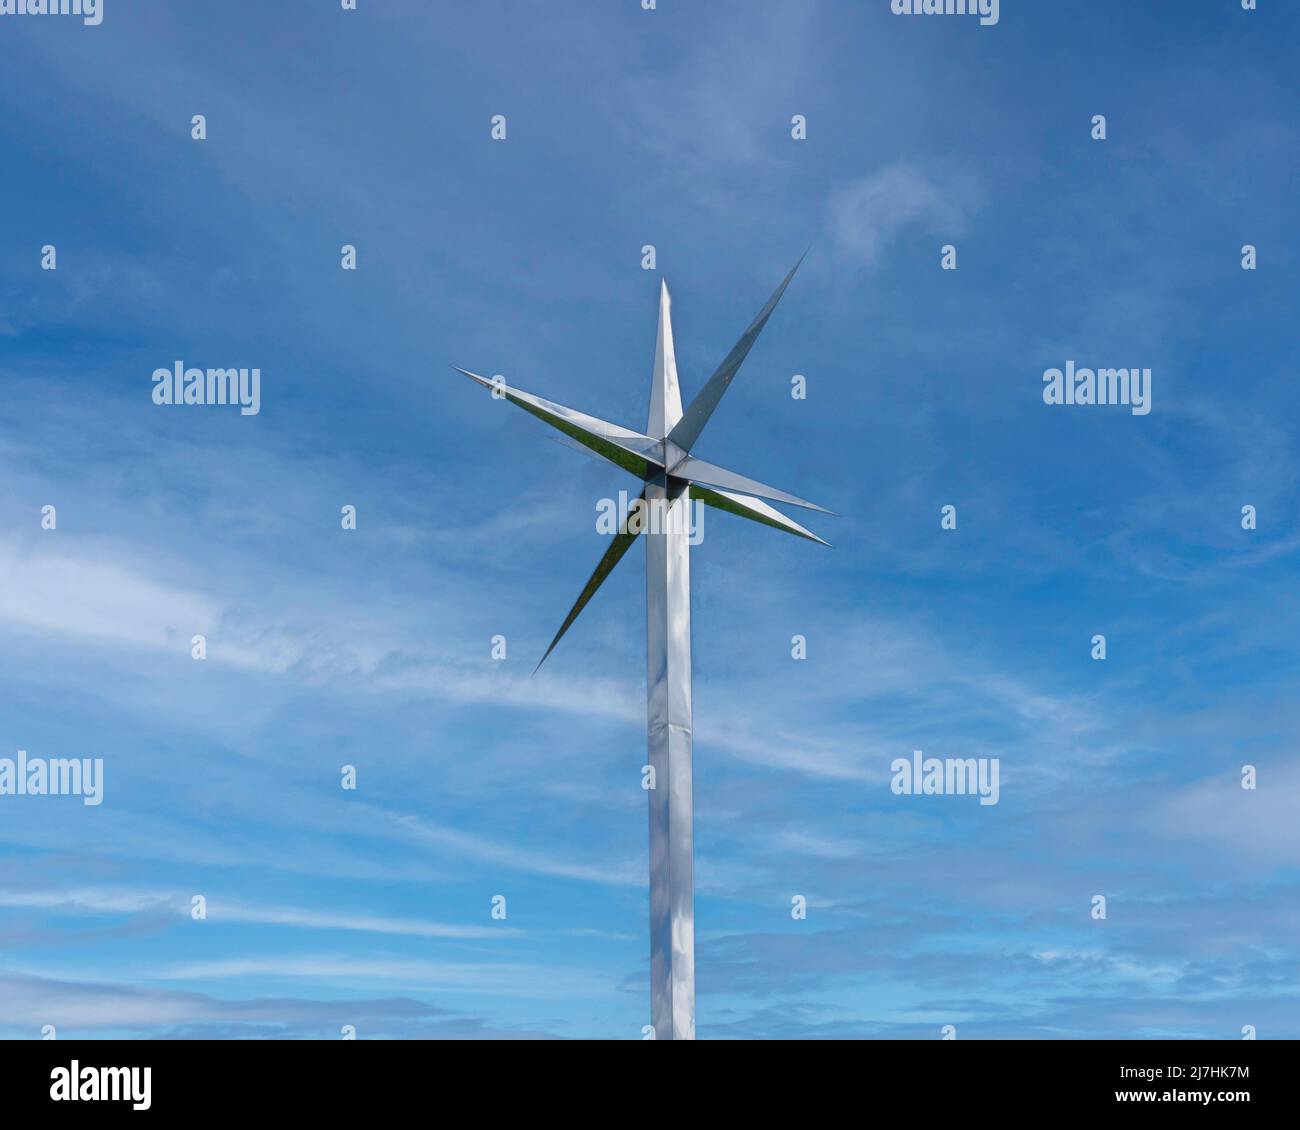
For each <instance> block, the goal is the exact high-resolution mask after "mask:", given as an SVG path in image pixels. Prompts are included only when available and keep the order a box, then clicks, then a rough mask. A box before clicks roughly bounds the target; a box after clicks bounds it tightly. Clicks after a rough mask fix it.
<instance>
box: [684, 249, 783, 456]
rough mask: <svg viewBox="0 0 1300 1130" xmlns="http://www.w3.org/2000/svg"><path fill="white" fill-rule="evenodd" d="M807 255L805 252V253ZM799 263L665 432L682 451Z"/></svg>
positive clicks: (709, 412)
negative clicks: (677, 419)
mask: <svg viewBox="0 0 1300 1130" xmlns="http://www.w3.org/2000/svg"><path fill="white" fill-rule="evenodd" d="M806 254H807V252H806V251H805V252H804V255H806ZM803 259H804V257H803V255H800V256H799V263H802V262H803ZM799 263H796V264H795V265H794V266H793V267H791V268H790V273H789V274H788V275H786V276H785V279H784V280H783V281H782V282H781V285H780V286H778V287H777V288H776V293H775V294H773V295H772V297H771V298H769V299H768V300H767V305H766V306H764V307H763V309H762V310H760V311H759V312H758V317H756V318H755V319H754V320H753V321H752V322H751V323H750V324H749V329H747V330H746V331H745V332H744V333H743V334H741V335H740V340H739V341H738V342H736V344H735V345H734V346H733V347H732V349H731V352H730V353H728V354H727V356H726V359H725V360H724V361H723V362H722V364H721V365H719V366H718V370H717V372H715V373H714V374H713V376H711V377H710V378H709V380H708V383H707V384H706V385H705V386H704V387H703V388H702V389H700V392H699V395H698V396H696V398H695V399H694V400H692V401H691V406H690V407H689V408H687V409H686V411H685V413H683V415H682V418H681V419H680V420H679V421H678V422H677V423H676V424H675V425H674V427H673V428H672V430H671V431H670V432H669V433H668V438H669V439H670V440H672V441H673V443H675V444H676V445H677V446H678V447H680V448H681V449H682V450H683V451H690V449H691V446H692V445H693V444H694V443H695V441H696V440H697V439H699V438H700V432H702V431H703V430H704V425H705V424H707V423H708V422H709V417H710V416H712V415H713V410H714V409H715V408H717V406H718V402H719V401H720V400H721V399H722V394H723V393H724V392H726V391H727V388H728V387H729V386H730V385H731V381H732V378H733V377H735V375H736V373H737V372H738V371H739V369H740V366H741V364H742V363H743V362H744V360H745V358H746V357H748V356H749V351H750V350H751V349H752V348H753V347H754V342H756V341H757V340H758V335H759V334H761V333H762V332H763V327H764V326H765V325H767V320H768V318H770V317H771V316H772V311H773V310H775V309H776V304H777V303H778V302H780V301H781V295H783V294H784V293H785V288H786V287H787V286H789V285H790V280H791V279H792V278H794V273H795V271H797V270H798V269H799Z"/></svg>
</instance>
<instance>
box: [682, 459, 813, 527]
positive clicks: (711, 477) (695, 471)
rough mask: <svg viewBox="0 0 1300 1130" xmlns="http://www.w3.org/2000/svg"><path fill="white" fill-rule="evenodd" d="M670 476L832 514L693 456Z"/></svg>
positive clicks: (810, 503)
mask: <svg viewBox="0 0 1300 1130" xmlns="http://www.w3.org/2000/svg"><path fill="white" fill-rule="evenodd" d="M670 474H672V475H673V476H674V477H676V478H681V479H686V480H687V481H688V482H690V483H693V484H698V485H701V486H706V487H718V488H720V489H722V490H730V491H739V492H740V493H741V494H755V495H758V496H759V497H760V498H770V499H772V501H774V502H784V503H786V504H787V505H789V506H802V507H803V508H804V509H805V510H818V511H820V512H821V513H823V514H830V513H832V512H831V511H830V510H827V509H826V507H824V506H818V505H817V504H816V503H815V502H808V501H806V500H805V499H802V498H796V497H795V496H794V495H793V494H787V493H786V492H785V491H783V490H777V489H776V487H770V486H768V485H767V484H766V483H760V482H758V480H756V479H749V478H746V477H745V476H744V475H738V474H736V472H735V471H728V470H727V469H726V468H725V467H717V466H714V464H712V463H706V462H704V460H703V459H696V458H695V457H694V456H693V455H688V456H687V457H686V458H685V459H683V460H682V461H681V462H680V463H677V464H675V465H674V466H673V468H672V469H671V471H670Z"/></svg>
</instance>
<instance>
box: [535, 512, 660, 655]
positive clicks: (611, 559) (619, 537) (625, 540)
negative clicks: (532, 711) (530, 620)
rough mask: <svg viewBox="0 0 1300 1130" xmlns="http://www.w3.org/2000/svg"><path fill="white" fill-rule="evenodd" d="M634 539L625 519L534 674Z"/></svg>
mask: <svg viewBox="0 0 1300 1130" xmlns="http://www.w3.org/2000/svg"><path fill="white" fill-rule="evenodd" d="M641 498H645V494H644V493H642V495H641ZM631 516H632V515H631V512H629V514H628V518H629V519H630V518H631ZM636 539H637V534H635V533H631V532H629V530H628V523H627V521H624V522H623V525H622V528H621V529H620V530H619V532H618V533H617V534H616V535H615V536H614V539H613V541H612V542H611V543H610V546H609V548H608V549H607V550H605V553H604V555H603V556H602V557H601V559H600V561H599V563H598V564H597V565H596V568H595V570H594V571H593V572H592V574H591V576H590V577H589V578H588V579H587V583H586V584H585V585H584V586H583V587H582V592H580V593H579V594H578V599H577V600H576V601H574V603H573V607H572V608H570V609H569V614H568V615H567V616H566V617H565V618H564V623H563V624H561V625H560V630H559V631H558V632H556V633H555V638H554V639H553V640H551V646H550V647H548V648H547V649H546V654H545V655H543V656H542V658H541V659H540V660H538V662H537V666H536V667H534V668H533V674H534V675H536V674H537V672H538V671H540V670H541V669H542V664H543V663H545V662H546V660H547V659H548V658H550V654H551V652H553V651H554V650H555V645H556V644H558V643H559V642H560V639H561V638H562V637H563V636H564V633H565V632H567V631H568V630H569V628H570V627H571V626H572V625H573V622H574V621H575V620H576V619H577V618H578V615H579V613H581V612H582V610H583V609H584V608H586V607H587V603H588V601H590V600H591V598H592V597H593V596H595V595H596V590H597V589H599V588H600V586H601V585H603V584H604V583H605V578H606V577H608V576H609V575H610V573H612V572H613V571H614V566H615V565H617V564H618V563H619V562H620V561H621V560H623V555H624V554H625V553H627V551H628V550H629V549H630V548H631V546H632V543H633V542H634V541H636Z"/></svg>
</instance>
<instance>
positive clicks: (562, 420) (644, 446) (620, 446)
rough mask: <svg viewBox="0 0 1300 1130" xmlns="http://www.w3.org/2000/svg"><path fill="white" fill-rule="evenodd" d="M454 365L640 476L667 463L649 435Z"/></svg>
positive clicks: (512, 402)
mask: <svg viewBox="0 0 1300 1130" xmlns="http://www.w3.org/2000/svg"><path fill="white" fill-rule="evenodd" d="M452 368H453V369H455V370H456V372H458V373H463V374H464V375H465V376H467V377H469V379H470V380H472V381H475V382H476V383H478V384H480V385H482V386H483V387H484V388H487V389H499V390H500V392H501V395H502V396H503V397H504V398H505V399H506V400H508V401H510V403H511V404H517V405H518V406H519V407H520V408H522V409H523V410H524V411H525V412H528V413H530V414H531V415H533V416H536V417H537V418H538V419H539V420H542V421H544V422H545V423H547V424H550V425H551V427H553V428H555V429H556V430H557V431H561V432H563V433H564V434H565V435H567V436H569V437H570V438H571V439H575V440H577V441H578V442H579V443H580V444H582V445H583V447H586V448H589V449H590V450H592V451H594V452H596V454H597V455H603V456H604V457H605V458H606V459H608V460H609V461H610V462H611V463H614V464H616V465H617V466H619V467H622V468H623V469H624V470H626V471H631V472H632V474H634V475H636V476H637V477H638V478H641V479H644V478H646V477H648V476H649V475H651V474H653V473H654V471H655V470H658V469H661V468H662V467H663V465H664V464H663V457H662V454H661V453H662V445H661V444H660V442H659V441H658V440H654V439H651V438H650V437H649V436H648V435H644V434H642V433H641V432H634V431H633V430H632V429H631V428H624V427H620V426H619V425H618V424H611V423H610V422H609V421H608V420H602V419H600V418H599V417H597V416H588V415H587V413H585V412H579V411H578V410H577V409H576V408H566V407H565V406H564V405H563V404H556V403H555V402H554V401H552V400H544V399H543V398H542V397H540V396H534V395H533V394H532V393H530V392H524V391H523V390H521V389H517V388H511V387H510V386H509V385H507V384H506V383H505V382H504V381H493V380H489V379H488V378H487V377H484V376H481V375H479V374H478V373H471V372H470V371H469V370H468V369H462V368H461V367H460V366H459V365H453V366H452Z"/></svg>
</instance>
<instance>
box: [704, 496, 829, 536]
mask: <svg viewBox="0 0 1300 1130" xmlns="http://www.w3.org/2000/svg"><path fill="white" fill-rule="evenodd" d="M690 490H691V497H692V498H698V499H699V500H700V501H701V502H703V503H704V504H705V505H706V506H712V507H714V508H715V509H718V510H725V511H726V512H727V513H728V514H735V515H736V516H737V517H739V518H748V519H749V520H750V521H752V522H761V523H762V524H763V525H764V526H771V527H772V528H773V529H775V530H784V531H785V532H786V533H788V534H794V535H795V536H796V537H801V538H807V539H808V540H809V541H815V542H817V544H818V545H824V546H826V547H827V548H830V545H831V543H830V542H828V541H826V539H825V538H819V537H818V536H817V535H816V534H815V533H813V532H812V531H811V530H806V529H804V527H803V526H801V525H799V523H798V522H796V521H795V520H794V519H793V518H788V517H786V515H784V514H782V513H781V511H779V510H777V509H776V508H775V507H774V506H769V505H768V504H767V503H766V502H764V501H762V499H758V498H750V497H748V496H747V495H743V494H736V493H734V492H733V491H729V490H715V489H713V488H711V487H702V486H698V485H696V484H694V483H693V484H691V488H690Z"/></svg>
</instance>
